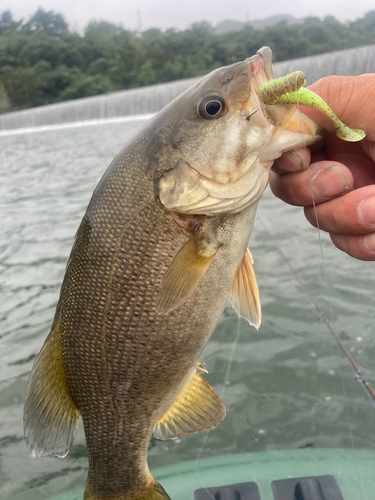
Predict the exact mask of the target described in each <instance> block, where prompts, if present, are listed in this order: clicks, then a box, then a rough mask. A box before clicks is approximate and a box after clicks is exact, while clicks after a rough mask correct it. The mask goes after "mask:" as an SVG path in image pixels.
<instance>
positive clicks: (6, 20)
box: [0, 10, 22, 35]
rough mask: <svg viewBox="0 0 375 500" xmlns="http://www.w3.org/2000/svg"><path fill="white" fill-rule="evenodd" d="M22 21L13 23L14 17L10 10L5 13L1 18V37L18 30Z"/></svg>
mask: <svg viewBox="0 0 375 500" xmlns="http://www.w3.org/2000/svg"><path fill="white" fill-rule="evenodd" d="M21 24H22V21H19V22H16V21H13V16H12V14H11V12H10V11H9V10H6V11H4V12H3V13H2V14H1V17H0V35H3V34H5V33H10V32H11V31H14V30H16V29H17V28H18V27H19V26H20V25H21Z"/></svg>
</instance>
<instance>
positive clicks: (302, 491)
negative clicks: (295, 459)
mask: <svg viewBox="0 0 375 500" xmlns="http://www.w3.org/2000/svg"><path fill="white" fill-rule="evenodd" d="M271 487H272V491H273V496H274V498H275V500H344V499H343V497H342V495H341V492H340V489H339V487H338V485H337V483H336V479H335V478H334V477H333V476H316V477H300V478H293V479H282V480H279V481H272V483H271Z"/></svg>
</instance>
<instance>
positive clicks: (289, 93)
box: [259, 71, 366, 142]
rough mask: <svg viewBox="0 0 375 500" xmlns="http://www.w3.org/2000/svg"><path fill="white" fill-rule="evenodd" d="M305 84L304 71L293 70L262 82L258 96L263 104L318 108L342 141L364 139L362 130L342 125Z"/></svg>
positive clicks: (325, 104)
mask: <svg viewBox="0 0 375 500" xmlns="http://www.w3.org/2000/svg"><path fill="white" fill-rule="evenodd" d="M305 84H306V80H305V75H304V73H303V72H302V71H295V72H294V73H290V74H289V75H286V76H283V77H281V78H275V79H273V80H269V81H268V82H266V83H264V84H263V85H262V86H261V87H260V90H259V93H260V98H261V100H262V102H263V103H264V104H270V105H273V104H302V105H304V106H309V107H310V108H315V109H318V110H319V111H322V112H323V113H324V114H326V115H327V116H328V117H329V118H330V119H331V120H332V121H333V123H334V124H335V127H336V135H337V137H339V138H340V139H342V140H343V141H349V142H357V141H361V140H362V139H364V137H365V136H366V134H365V132H364V131H363V130H360V129H350V128H349V127H347V126H346V125H344V124H343V123H342V121H340V120H339V119H338V118H337V116H336V115H335V113H334V112H333V111H332V109H331V108H330V107H329V106H328V104H327V103H326V102H325V101H324V100H323V99H322V98H321V97H320V96H318V95H317V94H315V93H314V92H312V91H311V90H308V89H305V88H304V85H305Z"/></svg>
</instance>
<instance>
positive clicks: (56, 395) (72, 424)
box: [23, 323, 79, 458]
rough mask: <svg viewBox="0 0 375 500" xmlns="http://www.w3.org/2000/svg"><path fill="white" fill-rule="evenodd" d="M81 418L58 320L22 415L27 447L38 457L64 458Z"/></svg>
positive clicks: (34, 371)
mask: <svg viewBox="0 0 375 500" xmlns="http://www.w3.org/2000/svg"><path fill="white" fill-rule="evenodd" d="M78 417H79V411H78V410H77V408H76V406H75V405H74V403H73V401H72V398H71V397H70V394H69V392H68V388H67V385H66V379H65V373H64V368H63V360H62V353H61V346H60V332H59V326H58V323H57V324H56V326H55V328H54V329H53V330H52V331H51V333H50V334H49V336H48V337H47V339H46V341H45V343H44V346H43V348H42V350H41V352H40V353H39V355H38V357H37V359H36V361H35V364H34V366H33V369H32V372H31V375H30V379H29V385H28V389H27V394H26V400H25V408H24V417H23V419H24V433H25V438H26V442H27V446H28V447H29V448H30V450H31V451H32V452H33V453H34V454H35V455H36V456H47V455H51V456H55V457H61V458H62V457H65V456H66V455H67V454H68V452H69V449H70V447H71V445H72V443H73V440H74V438H75V435H76V433H77V427H78Z"/></svg>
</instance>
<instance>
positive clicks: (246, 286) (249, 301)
mask: <svg viewBox="0 0 375 500" xmlns="http://www.w3.org/2000/svg"><path fill="white" fill-rule="evenodd" d="M253 263H254V261H253V257H252V255H251V253H250V250H249V249H247V250H246V252H245V253H244V256H243V258H242V262H241V264H240V267H239V268H238V269H237V273H236V276H235V278H234V281H233V285H232V304H233V307H234V308H235V310H236V311H237V312H238V314H239V316H242V317H244V318H245V319H247V321H248V322H249V323H250V325H253V326H255V328H256V329H258V328H259V327H260V323H261V321H262V311H261V307H260V300H259V289H258V285H257V280H256V277H255V272H254V268H253Z"/></svg>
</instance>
